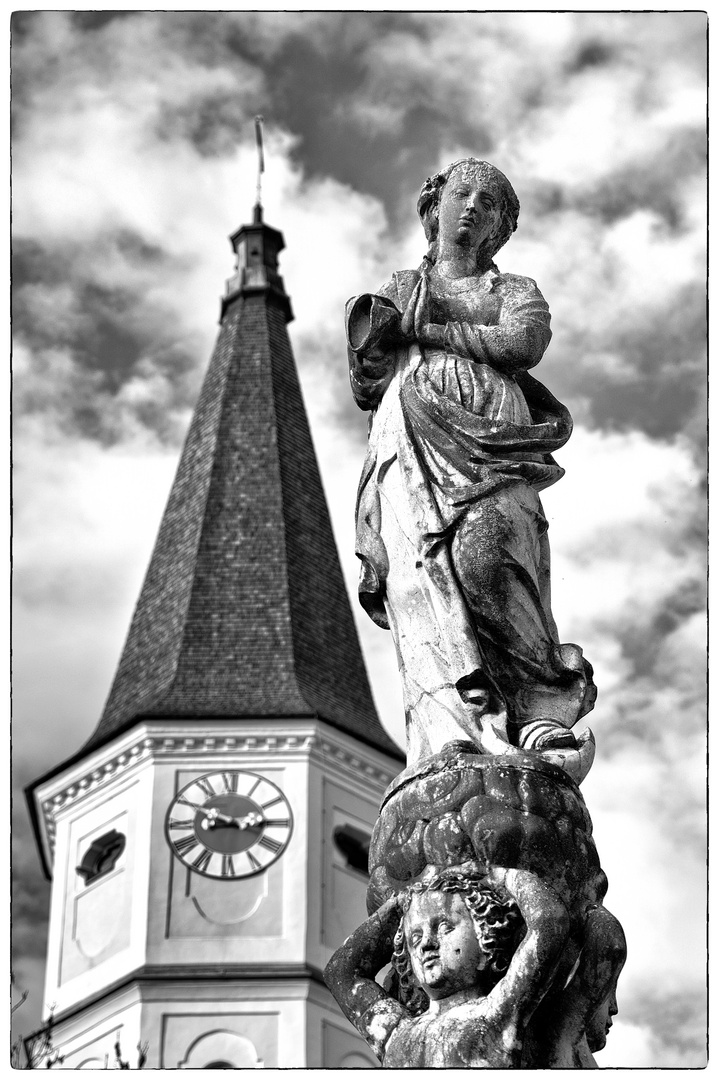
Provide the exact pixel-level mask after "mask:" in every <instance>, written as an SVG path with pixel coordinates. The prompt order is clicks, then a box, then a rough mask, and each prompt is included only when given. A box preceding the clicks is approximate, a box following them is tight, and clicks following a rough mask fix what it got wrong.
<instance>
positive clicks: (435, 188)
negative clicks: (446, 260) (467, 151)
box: [417, 158, 519, 265]
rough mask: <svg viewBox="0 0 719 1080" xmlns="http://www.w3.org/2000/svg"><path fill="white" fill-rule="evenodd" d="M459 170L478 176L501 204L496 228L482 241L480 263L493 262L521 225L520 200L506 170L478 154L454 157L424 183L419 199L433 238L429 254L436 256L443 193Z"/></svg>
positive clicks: (426, 228)
mask: <svg viewBox="0 0 719 1080" xmlns="http://www.w3.org/2000/svg"><path fill="white" fill-rule="evenodd" d="M458 171H462V172H465V173H468V174H471V175H472V176H473V177H475V178H478V179H479V180H480V181H481V183H482V186H483V187H484V188H485V190H486V191H487V192H488V193H489V194H490V195H491V196H492V198H493V199H494V201H495V203H496V205H497V211H498V213H497V225H496V228H495V229H494V230H493V231H492V234H491V235H490V236H489V237H488V238H487V240H486V241H485V242H484V243H483V244H482V247H481V248H480V250H479V252H478V255H477V263H478V265H481V264H484V263H490V262H491V260H492V258H493V257H494V256H495V255H496V253H497V252H498V251H499V249H500V248H501V247H503V246H504V244H506V243H507V240H509V238H510V236H511V235H512V233H513V232H514V230H515V229H516V228H517V218H518V217H519V200H518V199H517V196H516V194H515V192H514V188H513V187H512V185H511V184H510V182H509V180H508V179H507V177H506V176H505V175H504V173H502V172H500V171H499V169H496V168H495V167H494V165H490V164H489V162H488V161H479V160H478V159H477V158H461V159H460V160H459V161H453V162H452V164H451V165H448V166H447V168H446V169H443V170H442V171H441V172H438V173H435V175H434V176H430V177H429V178H428V179H427V180H425V182H424V184H423V185H422V190H421V191H420V193H419V199H418V201H417V213H418V214H419V216H420V218H421V220H422V225H423V227H424V232H425V236H426V237H427V240H428V241H429V251H428V255H429V257H430V258H431V259H433V258H434V249H435V247H436V242H437V233H438V230H439V206H440V202H441V199H442V193H443V191H444V189H445V187H446V185H447V182H448V180H449V179H450V177H451V176H452V175H453V174H454V173H456V172H458Z"/></svg>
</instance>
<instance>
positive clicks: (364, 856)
mask: <svg viewBox="0 0 719 1080" xmlns="http://www.w3.org/2000/svg"><path fill="white" fill-rule="evenodd" d="M332 839H333V840H334V842H335V846H336V847H337V848H338V850H339V851H341V852H342V854H343V855H344V857H345V859H346V860H347V865H348V866H351V867H352V869H353V870H359V872H360V874H366V875H367V876H368V877H369V845H370V841H371V839H372V837H371V836H370V835H369V833H366V832H363V831H362V829H356V828H355V826H354V825H341V826H339V827H338V828H336V829H335V831H334V832H333V834H332Z"/></svg>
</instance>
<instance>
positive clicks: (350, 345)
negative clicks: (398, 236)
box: [345, 282, 402, 409]
mask: <svg viewBox="0 0 719 1080" xmlns="http://www.w3.org/2000/svg"><path fill="white" fill-rule="evenodd" d="M397 305H398V296H397V288H396V286H395V284H394V282H389V283H388V284H386V285H383V286H382V288H381V289H379V290H378V291H377V292H376V293H374V294H373V293H364V294H362V295H361V296H353V297H352V298H351V299H350V300H348V301H347V305H346V309H345V329H346V333H347V357H348V359H349V367H350V386H351V387H352V393H353V395H354V399H355V401H356V402H357V404H358V405H359V407H360V409H376V408H377V406H378V405H379V402H380V400H381V399H382V395H383V394H384V392H385V390H386V389H387V386H388V384H389V382H390V380H391V378H392V375H393V374H394V367H395V352H396V348H397V345H398V344H399V342H400V339H401V332H400V324H401V319H402V316H401V314H400V311H399V308H398V306H397Z"/></svg>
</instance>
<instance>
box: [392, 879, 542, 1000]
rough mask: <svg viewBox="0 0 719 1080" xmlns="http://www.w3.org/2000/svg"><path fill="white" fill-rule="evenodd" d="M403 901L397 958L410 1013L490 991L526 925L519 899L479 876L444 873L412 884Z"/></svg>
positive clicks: (401, 994) (400, 990)
mask: <svg viewBox="0 0 719 1080" xmlns="http://www.w3.org/2000/svg"><path fill="white" fill-rule="evenodd" d="M400 902H401V907H402V912H403V915H402V921H401V923H400V926H399V929H398V931H397V934H396V936H395V941H394V954H393V957H392V962H393V966H394V969H395V972H396V974H397V977H398V982H399V986H398V993H399V997H400V1000H401V1001H402V1003H403V1004H404V1005H405V1006H406V1007H407V1008H408V1009H409V1011H410V1012H413V1013H415V1014H416V1013H419V1012H422V1011H423V1010H424V1009H426V1008H427V1006H428V1004H429V999H441V998H445V997H449V996H450V995H451V994H455V993H457V992H458V991H461V990H471V989H474V988H476V990H477V991H478V993H485V994H486V993H488V992H489V990H491V988H492V987H493V986H494V985H495V984H496V983H497V982H498V981H499V980H500V979H501V977H502V975H503V974H504V973H505V971H506V970H507V968H508V966H509V962H510V960H511V958H512V955H513V953H514V951H515V949H516V947H517V944H518V942H519V939H520V937H521V933H522V930H523V928H524V923H523V921H522V917H521V915H520V913H519V908H518V907H517V905H516V904H515V903H514V901H512V900H503V899H502V898H501V897H500V896H499V895H498V894H497V893H495V892H494V891H493V890H491V889H488V888H487V887H486V886H485V885H484V884H482V883H481V879H480V878H479V877H477V876H475V875H469V874H462V873H452V872H445V873H443V874H440V875H438V876H437V877H434V878H432V879H430V880H429V881H424V882H417V883H415V884H413V885H411V886H410V887H409V888H408V889H406V890H405V891H404V892H402V893H401V894H400Z"/></svg>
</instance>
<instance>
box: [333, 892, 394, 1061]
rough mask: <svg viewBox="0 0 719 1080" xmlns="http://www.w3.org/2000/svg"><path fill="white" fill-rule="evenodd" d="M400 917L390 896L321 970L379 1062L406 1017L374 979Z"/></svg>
mask: <svg viewBox="0 0 719 1080" xmlns="http://www.w3.org/2000/svg"><path fill="white" fill-rule="evenodd" d="M399 920H400V910H399V904H398V902H397V899H396V897H392V898H391V899H390V900H388V901H387V902H386V903H385V904H383V905H382V907H381V908H379V910H378V911H376V912H375V913H374V915H371V916H370V917H369V919H367V920H366V921H365V922H363V923H362V925H361V926H359V927H358V928H357V930H355V931H354V933H352V934H350V936H349V937H348V938H347V940H346V941H345V943H344V945H342V946H341V947H340V948H339V949H338V950H337V952H336V953H335V954H334V955H333V956H332V958H331V960H330V962H329V963H328V965H327V967H326V968H325V972H324V976H325V982H326V983H327V986H328V987H329V989H330V991H331V993H332V996H333V997H334V999H335V1001H336V1002H337V1003H338V1005H339V1006H340V1008H341V1009H342V1012H343V1013H344V1014H345V1016H346V1017H347V1019H348V1020H349V1021H350V1023H351V1024H352V1025H353V1026H354V1027H355V1028H356V1029H357V1031H358V1032H359V1033H360V1035H362V1037H363V1038H364V1039H365V1040H366V1041H367V1042H368V1043H369V1045H370V1046H371V1048H372V1050H373V1051H374V1053H375V1054H376V1055H377V1057H378V1058H379V1059H380V1061H382V1059H383V1057H384V1052H385V1049H386V1046H387V1042H388V1040H389V1037H390V1035H391V1034H392V1032H393V1031H394V1030H395V1028H396V1027H397V1025H398V1023H399V1022H400V1020H403V1019H406V1018H407V1017H408V1016H409V1013H408V1012H407V1010H406V1009H405V1008H404V1007H403V1006H402V1005H400V1003H399V1002H398V1001H395V999H394V998H392V997H390V995H389V994H388V993H386V991H385V990H383V989H382V987H381V986H380V985H379V983H378V982H376V981H375V976H376V974H377V972H378V971H381V970H382V968H383V967H384V966H385V964H387V963H388V962H389V961H390V960H391V958H392V948H393V943H394V935H395V934H396V932H397V928H398V926H399Z"/></svg>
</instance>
